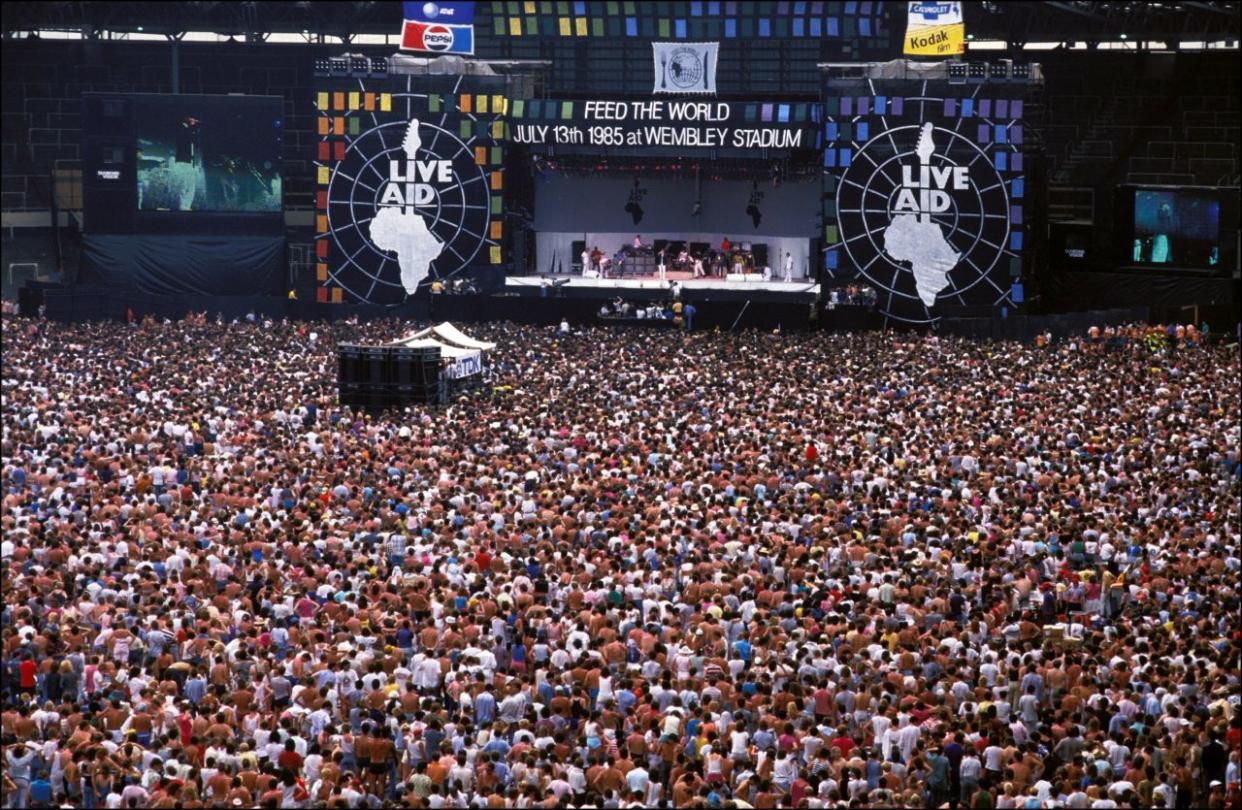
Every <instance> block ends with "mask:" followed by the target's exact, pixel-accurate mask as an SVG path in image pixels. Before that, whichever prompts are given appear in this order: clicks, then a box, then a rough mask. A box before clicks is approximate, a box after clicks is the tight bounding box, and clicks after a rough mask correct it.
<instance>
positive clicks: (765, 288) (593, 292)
mask: <svg viewBox="0 0 1242 810" xmlns="http://www.w3.org/2000/svg"><path fill="white" fill-rule="evenodd" d="M668 278H669V280H670V281H674V280H675V281H676V282H677V284H678V286H680V287H681V296H682V298H698V297H712V293H719V292H728V293H733V294H739V293H741V294H743V296H742V297H745V296H746V295H755V296H762V297H763V299H764V300H769V301H770V300H785V301H807V302H810V301H814V300H815V296H816V293H817V292H818V290H819V285H818V284H815V283H810V282H807V281H775V280H773V281H763V279H762V276H758V275H752V276H747V277H746V278H747V280H740V279H737V278H736V277H733V278H730V277H726V278H688V277H686V274H684V273H672V272H670V273H669V274H668ZM551 285H555V286H551ZM544 289H546V290H547V294H548V295H553V294H556V295H563V296H573V297H581V298H597V297H600V293H602V294H603V296H604V297H608V298H613V297H616V296H621V297H623V298H624V297H628V296H631V295H633V294H634V293H636V292H641V293H643V295H642V296H641V297H643V298H650V296H651V294H652V293H655V294H656V295H665V296H667V295H668V294H669V287H668V283H667V282H662V281H660V280H659V279H658V278H654V277H650V276H640V277H637V278H584V277H583V276H556V275H551V276H509V277H508V278H506V279H505V291H506V292H516V293H517V294H519V295H530V294H532V293H533V294H535V295H539V294H540V292H539V291H540V290H544ZM729 298H733V295H730V296H729Z"/></svg>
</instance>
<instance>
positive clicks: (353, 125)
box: [349, 118, 362, 135]
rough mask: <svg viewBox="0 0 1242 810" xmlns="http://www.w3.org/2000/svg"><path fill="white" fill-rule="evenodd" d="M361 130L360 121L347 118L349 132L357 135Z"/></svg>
mask: <svg viewBox="0 0 1242 810" xmlns="http://www.w3.org/2000/svg"><path fill="white" fill-rule="evenodd" d="M361 131H362V122H361V121H359V120H358V119H357V118H351V119H349V134H350V135H357V134H358V133H359V132H361Z"/></svg>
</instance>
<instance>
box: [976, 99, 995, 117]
mask: <svg viewBox="0 0 1242 810" xmlns="http://www.w3.org/2000/svg"><path fill="white" fill-rule="evenodd" d="M979 117H980V118H991V117H992V99H990V98H985V99H980V100H979Z"/></svg>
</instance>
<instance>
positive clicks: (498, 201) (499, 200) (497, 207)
mask: <svg viewBox="0 0 1242 810" xmlns="http://www.w3.org/2000/svg"><path fill="white" fill-rule="evenodd" d="M504 203H505V198H504V197H497V196H496V195H494V194H493V195H492V215H493V216H497V217H498V216H500V212H501V210H502V206H504Z"/></svg>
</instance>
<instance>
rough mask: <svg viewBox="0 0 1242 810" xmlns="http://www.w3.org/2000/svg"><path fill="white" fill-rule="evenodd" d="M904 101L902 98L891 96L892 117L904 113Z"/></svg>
mask: <svg viewBox="0 0 1242 810" xmlns="http://www.w3.org/2000/svg"><path fill="white" fill-rule="evenodd" d="M905 109H906V100H905V98H903V97H902V96H893V103H892V113H893V115H901V114H902V113H903V112H905Z"/></svg>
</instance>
